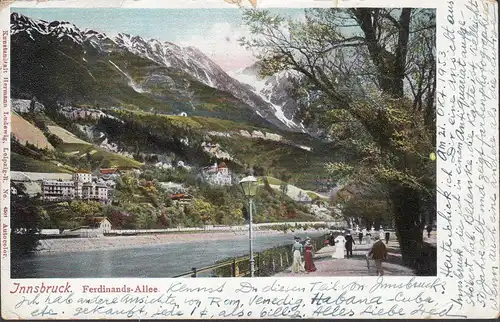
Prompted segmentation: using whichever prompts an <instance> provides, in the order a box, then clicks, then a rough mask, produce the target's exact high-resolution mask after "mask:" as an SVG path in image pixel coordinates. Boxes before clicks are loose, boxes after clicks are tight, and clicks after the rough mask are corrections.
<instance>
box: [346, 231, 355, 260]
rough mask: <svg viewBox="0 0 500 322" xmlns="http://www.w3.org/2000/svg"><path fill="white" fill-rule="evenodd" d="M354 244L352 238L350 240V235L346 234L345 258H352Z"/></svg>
mask: <svg viewBox="0 0 500 322" xmlns="http://www.w3.org/2000/svg"><path fill="white" fill-rule="evenodd" d="M353 244H355V242H354V238H352V236H351V233H347V235H346V236H345V250H346V252H347V258H351V257H352V245H353Z"/></svg>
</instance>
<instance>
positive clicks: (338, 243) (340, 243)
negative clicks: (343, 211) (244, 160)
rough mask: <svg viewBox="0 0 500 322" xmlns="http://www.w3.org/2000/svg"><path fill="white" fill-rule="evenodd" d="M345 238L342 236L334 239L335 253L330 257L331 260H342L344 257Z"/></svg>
mask: <svg viewBox="0 0 500 322" xmlns="http://www.w3.org/2000/svg"><path fill="white" fill-rule="evenodd" d="M345 242H346V240H345V238H344V236H342V235H339V236H337V238H335V252H334V253H333V255H332V258H344V256H345Z"/></svg>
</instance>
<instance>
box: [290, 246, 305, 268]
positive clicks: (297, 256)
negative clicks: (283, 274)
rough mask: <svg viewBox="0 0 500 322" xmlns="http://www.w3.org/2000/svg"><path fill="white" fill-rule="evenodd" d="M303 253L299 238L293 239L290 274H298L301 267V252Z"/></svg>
mask: <svg viewBox="0 0 500 322" xmlns="http://www.w3.org/2000/svg"><path fill="white" fill-rule="evenodd" d="M303 251H304V246H302V243H301V242H300V237H295V243H293V246H292V256H293V263H292V272H293V273H299V272H300V268H301V266H302V252H303Z"/></svg>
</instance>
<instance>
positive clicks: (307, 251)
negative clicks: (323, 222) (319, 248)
mask: <svg viewBox="0 0 500 322" xmlns="http://www.w3.org/2000/svg"><path fill="white" fill-rule="evenodd" d="M313 251H314V247H313V245H312V244H311V239H310V238H307V239H306V245H305V247H304V261H305V269H306V272H314V271H316V265H314V261H313Z"/></svg>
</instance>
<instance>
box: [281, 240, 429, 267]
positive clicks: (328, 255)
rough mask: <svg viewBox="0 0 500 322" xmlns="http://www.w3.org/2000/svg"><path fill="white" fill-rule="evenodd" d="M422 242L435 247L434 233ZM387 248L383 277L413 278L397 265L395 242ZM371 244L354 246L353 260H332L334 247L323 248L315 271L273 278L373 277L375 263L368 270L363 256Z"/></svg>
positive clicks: (316, 258) (397, 244)
mask: <svg viewBox="0 0 500 322" xmlns="http://www.w3.org/2000/svg"><path fill="white" fill-rule="evenodd" d="M424 242H427V243H430V244H434V245H436V233H435V232H432V233H431V238H429V239H428V238H427V233H426V234H425V237H424ZM386 246H387V251H388V257H389V261H390V263H389V262H384V263H383V264H382V266H383V268H384V275H385V276H414V275H415V273H414V272H413V271H412V270H411V269H410V268H408V267H405V266H403V265H401V264H398V263H399V262H400V261H401V252H400V249H399V243H398V242H397V240H395V239H392V240H390V241H389V244H387V245H386ZM370 248H371V244H369V245H367V244H364V245H357V244H356V245H354V248H353V258H349V259H347V258H344V259H334V258H332V254H333V253H334V252H335V246H325V247H323V248H322V249H320V250H319V251H318V252H317V253H316V254H315V255H314V264H315V265H316V268H317V270H316V271H315V272H311V273H306V272H303V273H299V274H295V273H292V269H291V267H289V268H288V269H286V270H285V271H283V272H281V273H278V274H276V275H274V276H286V277H292V276H375V275H376V271H375V263H374V262H373V261H370V270H368V267H367V264H366V257H365V254H366V253H367V252H368V251H369V250H370Z"/></svg>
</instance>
